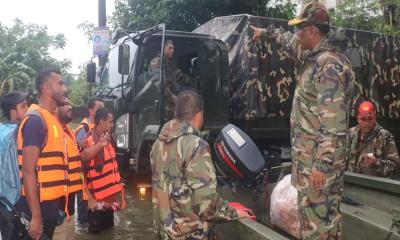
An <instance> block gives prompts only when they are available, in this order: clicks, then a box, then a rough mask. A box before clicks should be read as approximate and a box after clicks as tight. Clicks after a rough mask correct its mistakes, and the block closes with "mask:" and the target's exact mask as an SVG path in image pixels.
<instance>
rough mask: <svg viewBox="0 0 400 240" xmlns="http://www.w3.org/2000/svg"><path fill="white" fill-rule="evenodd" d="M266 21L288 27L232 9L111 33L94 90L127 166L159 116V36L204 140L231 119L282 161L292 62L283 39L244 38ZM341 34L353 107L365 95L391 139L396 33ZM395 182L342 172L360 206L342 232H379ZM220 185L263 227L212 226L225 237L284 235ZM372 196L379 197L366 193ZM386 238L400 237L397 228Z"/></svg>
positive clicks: (144, 153) (398, 72)
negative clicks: (109, 113)
mask: <svg viewBox="0 0 400 240" xmlns="http://www.w3.org/2000/svg"><path fill="white" fill-rule="evenodd" d="M269 24H273V25H275V26H276V27H283V28H285V29H288V30H290V29H289V28H288V26H287V23H286V21H284V20H278V19H271V18H264V17H255V16H250V15H236V16H227V17H218V18H215V19H212V20H210V21H209V22H207V23H205V24H204V25H202V26H200V27H199V28H197V29H195V30H194V31H193V32H179V31H169V30H166V28H165V25H163V24H160V25H157V26H155V27H153V28H150V29H148V30H145V31H141V32H125V31H118V33H119V34H117V35H116V37H115V41H114V42H113V46H112V47H111V49H110V52H109V55H108V57H107V60H106V61H105V64H104V65H103V66H102V67H101V68H100V71H99V74H98V76H99V79H98V90H97V93H96V95H97V96H98V97H101V98H102V99H103V100H104V101H105V104H106V106H108V107H109V108H111V109H112V110H113V111H114V114H115V118H116V125H115V126H116V127H115V132H114V134H115V137H116V144H117V151H118V154H119V157H120V158H121V159H123V162H125V163H128V162H129V163H130V164H131V165H132V166H134V168H135V170H136V171H149V159H148V155H149V151H150V147H151V145H152V143H153V141H154V140H155V139H156V137H157V133H158V131H159V130H160V127H161V126H162V125H163V123H164V122H165V120H166V119H165V118H164V109H165V106H164V104H165V93H164V89H165V82H164V80H165V79H164V78H165V76H164V75H165V73H164V72H165V69H163V66H164V64H163V58H162V57H161V56H163V46H164V43H165V42H166V40H173V41H174V45H175V61H176V64H177V66H178V68H179V69H180V70H181V71H182V72H184V73H185V74H186V75H187V76H188V77H189V78H190V79H191V82H190V83H189V85H188V86H182V89H185V88H188V89H194V90H196V91H198V92H200V93H201V94H202V95H203V96H204V100H205V121H204V129H203V130H204V133H205V138H206V139H207V140H208V141H209V142H210V143H211V144H212V143H213V141H214V139H215V138H216V136H217V134H218V133H219V132H220V129H222V127H223V126H225V125H226V124H227V123H229V122H230V123H234V124H235V125H237V126H239V127H240V128H241V129H243V130H244V131H245V132H246V133H247V134H248V135H249V136H250V137H251V138H252V139H253V140H254V141H255V142H256V144H257V146H258V147H259V149H260V150H261V151H262V153H263V154H264V156H265V158H266V159H269V162H272V164H271V165H279V164H280V162H281V161H289V162H290V154H289V152H290V151H289V149H290V143H289V131H290V130H289V115H290V110H291V101H292V96H293V90H294V86H295V83H296V81H295V79H296V78H295V76H296V71H297V68H296V65H295V64H294V62H293V60H292V59H291V58H290V57H289V56H288V55H286V54H285V49H284V48H283V47H282V46H279V45H277V44H276V43H275V42H273V41H271V42H268V43H263V44H259V43H254V42H252V41H251V40H250V39H251V32H250V30H249V25H255V26H258V27H266V26H267V25H269ZM343 33H344V36H345V38H343V39H344V40H347V41H341V42H338V45H341V47H343V50H344V51H345V52H346V54H347V55H348V56H349V58H350V60H351V62H352V64H353V69H354V71H355V73H356V80H357V82H356V86H357V87H356V89H355V92H354V101H353V109H355V106H357V104H358V103H359V102H360V101H361V100H363V99H370V100H372V101H373V102H374V103H375V104H376V106H377V111H378V122H379V123H380V124H381V125H383V127H385V128H386V129H389V130H390V131H391V132H392V133H394V135H395V136H396V140H397V144H399V141H398V137H399V136H400V126H399V125H398V121H399V118H400V100H399V99H400V98H399V95H400V65H399V59H400V48H399V46H400V41H399V39H398V38H396V37H393V36H386V35H380V34H376V33H371V32H364V31H357V30H353V29H346V31H345V32H343ZM118 35H119V36H120V37H118ZM156 57H160V63H159V64H158V65H159V66H158V67H154V66H152V65H154V64H152V60H154V59H155V58H156ZM354 113H355V112H354V111H353V113H352V115H353V119H352V124H353V125H354V124H355V119H354ZM396 123H397V124H396ZM285 166H287V165H285ZM285 172H288V171H284V172H283V173H285ZM277 175H279V174H277ZM274 180H276V177H275V178H274ZM271 187H273V185H272V184H271V185H270V188H271ZM398 189H399V183H398V182H396V181H394V180H387V179H379V178H373V177H366V176H361V175H358V174H351V173H349V174H346V186H345V192H347V193H349V194H351V195H353V196H354V197H355V198H356V199H358V200H359V201H360V202H361V203H363V205H362V206H358V207H353V206H352V205H345V206H344V207H343V209H344V210H343V212H344V224H345V226H344V230H345V232H346V231H347V234H346V233H345V239H358V236H365V239H382V236H384V235H385V234H387V233H388V232H389V229H390V224H391V220H392V219H393V218H394V215H392V212H393V211H392V209H395V208H396V207H397V208H398V204H397V205H396V203H397V202H398V199H399V197H400V195H399V191H398ZM225 190H226V192H225V193H224V191H225ZM225 190H224V189H222V190H221V191H220V192H221V194H224V195H226V197H227V198H229V199H231V200H238V199H240V200H241V201H242V200H243V201H245V202H246V205H248V206H249V207H251V208H252V209H255V210H256V214H257V215H258V218H259V217H261V222H262V223H264V224H263V225H262V224H259V222H249V221H247V220H245V221H241V222H236V223H229V224H227V225H226V226H225V228H224V227H222V228H221V229H220V230H219V231H221V232H225V234H223V235H224V236H236V237H238V236H240V239H287V238H290V237H289V236H287V235H285V234H284V233H282V232H280V231H279V230H278V229H276V228H274V227H273V226H271V224H270V223H269V221H268V218H267V215H268V213H267V210H268V208H267V209H266V208H265V206H264V204H263V202H260V201H263V200H262V199H264V197H261V198H259V200H258V201H255V202H254V201H253V200H252V195H251V194H249V191H248V190H247V189H242V188H238V194H237V195H232V194H231V190H230V189H225ZM377 195H379V196H381V198H380V199H377V198H376V197H374V196H377ZM263 216H264V217H266V219H264V220H263V219H262V218H263ZM375 216H376V218H375ZM258 220H260V219H258ZM232 225H233V226H232ZM356 230H357V231H356ZM366 230H368V231H366ZM228 233H230V234H228ZM353 233H354V234H355V235H352V234H353ZM357 234H362V235H357ZM392 237H394V238H393V239H399V234H397V233H394V234H393V235H392ZM231 239H235V238H232V237H231ZM236 239H237V238H236Z"/></svg>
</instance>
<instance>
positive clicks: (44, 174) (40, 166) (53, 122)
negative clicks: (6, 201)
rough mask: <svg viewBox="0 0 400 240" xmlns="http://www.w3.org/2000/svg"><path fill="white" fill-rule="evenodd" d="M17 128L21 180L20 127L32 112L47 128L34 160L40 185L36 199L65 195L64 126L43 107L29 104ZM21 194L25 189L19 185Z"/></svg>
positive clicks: (66, 165) (41, 199)
mask: <svg viewBox="0 0 400 240" xmlns="http://www.w3.org/2000/svg"><path fill="white" fill-rule="evenodd" d="M26 115H27V117H25V118H24V119H23V120H22V122H21V124H20V126H19V129H18V140H17V144H18V165H19V169H20V171H19V174H20V177H21V179H22V171H21V169H22V162H23V159H22V143H23V139H22V129H23V127H24V125H25V123H26V122H27V120H28V119H29V117H30V116H31V115H38V116H40V117H41V118H42V120H43V123H44V128H45V131H46V134H45V137H46V139H47V140H45V145H44V147H43V149H42V150H41V151H40V154H39V158H38V160H37V168H36V169H37V182H38V188H39V200H40V201H41V202H43V201H48V200H55V199H57V198H60V197H64V196H65V197H68V193H69V192H68V162H67V161H68V160H67V159H65V156H66V145H65V141H66V140H65V134H64V130H63V127H62V126H61V124H60V123H59V121H58V120H57V118H56V117H55V116H54V115H52V114H51V113H49V112H48V111H47V110H46V109H44V108H41V107H40V106H38V105H35V104H32V105H31V106H30V107H29V109H28V112H27V114H26ZM22 195H23V196H25V190H24V187H23V186H22Z"/></svg>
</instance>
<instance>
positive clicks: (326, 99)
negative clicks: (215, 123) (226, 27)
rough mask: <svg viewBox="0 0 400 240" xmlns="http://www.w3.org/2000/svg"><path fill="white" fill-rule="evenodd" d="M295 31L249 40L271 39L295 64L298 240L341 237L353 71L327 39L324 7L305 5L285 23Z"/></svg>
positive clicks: (260, 32)
mask: <svg viewBox="0 0 400 240" xmlns="http://www.w3.org/2000/svg"><path fill="white" fill-rule="evenodd" d="M289 25H291V26H296V29H297V32H296V34H295V35H293V34H292V33H290V32H282V31H280V30H275V29H273V28H272V27H271V26H270V27H268V28H267V30H266V29H261V28H255V27H252V28H253V30H254V34H253V39H254V40H257V39H260V38H261V39H265V40H266V39H268V38H275V40H276V42H277V43H278V44H281V45H283V47H284V49H285V50H287V52H288V53H289V54H290V55H291V56H292V57H293V58H296V59H297V60H298V62H299V63H300V66H299V70H298V76H297V85H296V90H295V94H294V97H293V103H292V112H291V118H290V124H291V144H292V160H293V161H292V162H293V165H292V185H293V186H295V187H296V189H297V191H298V204H299V213H300V219H301V236H302V238H303V239H341V221H342V217H341V213H340V210H339V204H340V201H341V194H342V189H343V173H344V170H345V167H346V163H345V160H346V156H347V154H346V134H347V131H348V117H349V113H350V111H349V108H350V107H349V105H350V100H351V99H350V95H351V89H352V85H353V79H354V73H353V71H352V67H351V64H350V62H349V60H348V59H347V58H346V57H345V55H344V54H342V53H340V52H338V51H337V50H336V48H335V47H333V46H331V45H330V44H329V42H328V41H327V38H326V35H327V33H328V31H329V16H328V13H327V10H326V8H325V7H324V6H323V5H322V4H320V3H318V2H311V3H309V4H307V5H306V6H305V7H304V9H303V10H302V12H301V14H300V17H299V18H296V19H293V20H291V21H289Z"/></svg>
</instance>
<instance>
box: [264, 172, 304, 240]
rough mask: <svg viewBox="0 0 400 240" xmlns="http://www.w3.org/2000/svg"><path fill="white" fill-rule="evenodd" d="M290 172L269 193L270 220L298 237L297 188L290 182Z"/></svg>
mask: <svg viewBox="0 0 400 240" xmlns="http://www.w3.org/2000/svg"><path fill="white" fill-rule="evenodd" d="M290 180H291V174H289V175H286V176H285V177H284V178H283V179H282V180H281V181H280V182H279V183H278V184H277V185H276V186H275V188H274V190H273V191H272V194H271V208H270V216H271V222H272V224H274V225H275V226H277V227H279V228H280V229H282V230H283V231H285V232H287V233H288V234H290V235H291V236H293V237H295V238H297V239H300V238H301V236H300V216H299V212H298V206H297V190H296V188H295V187H293V186H292V184H291V181H290Z"/></svg>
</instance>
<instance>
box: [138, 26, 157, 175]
mask: <svg viewBox="0 0 400 240" xmlns="http://www.w3.org/2000/svg"><path fill="white" fill-rule="evenodd" d="M164 39H165V25H164V24H160V25H158V26H156V27H154V28H152V29H150V30H149V32H148V33H147V34H143V35H142V37H141V38H140V39H139V41H140V42H139V50H138V55H137V59H136V66H135V68H134V71H135V74H134V75H133V76H134V80H133V101H132V106H131V109H132V118H133V119H132V127H133V136H134V138H133V151H134V158H135V159H136V164H135V168H136V170H144V171H146V170H149V168H148V167H149V159H148V155H149V153H150V149H151V145H152V143H153V141H154V139H155V138H156V137H157V135H158V131H159V129H160V126H162V124H163V107H162V106H163V105H164V103H163V95H164V91H162V89H164V88H163V85H164V83H163V77H162V72H163V71H162V61H163V59H162V57H161V56H163V45H164Z"/></svg>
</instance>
